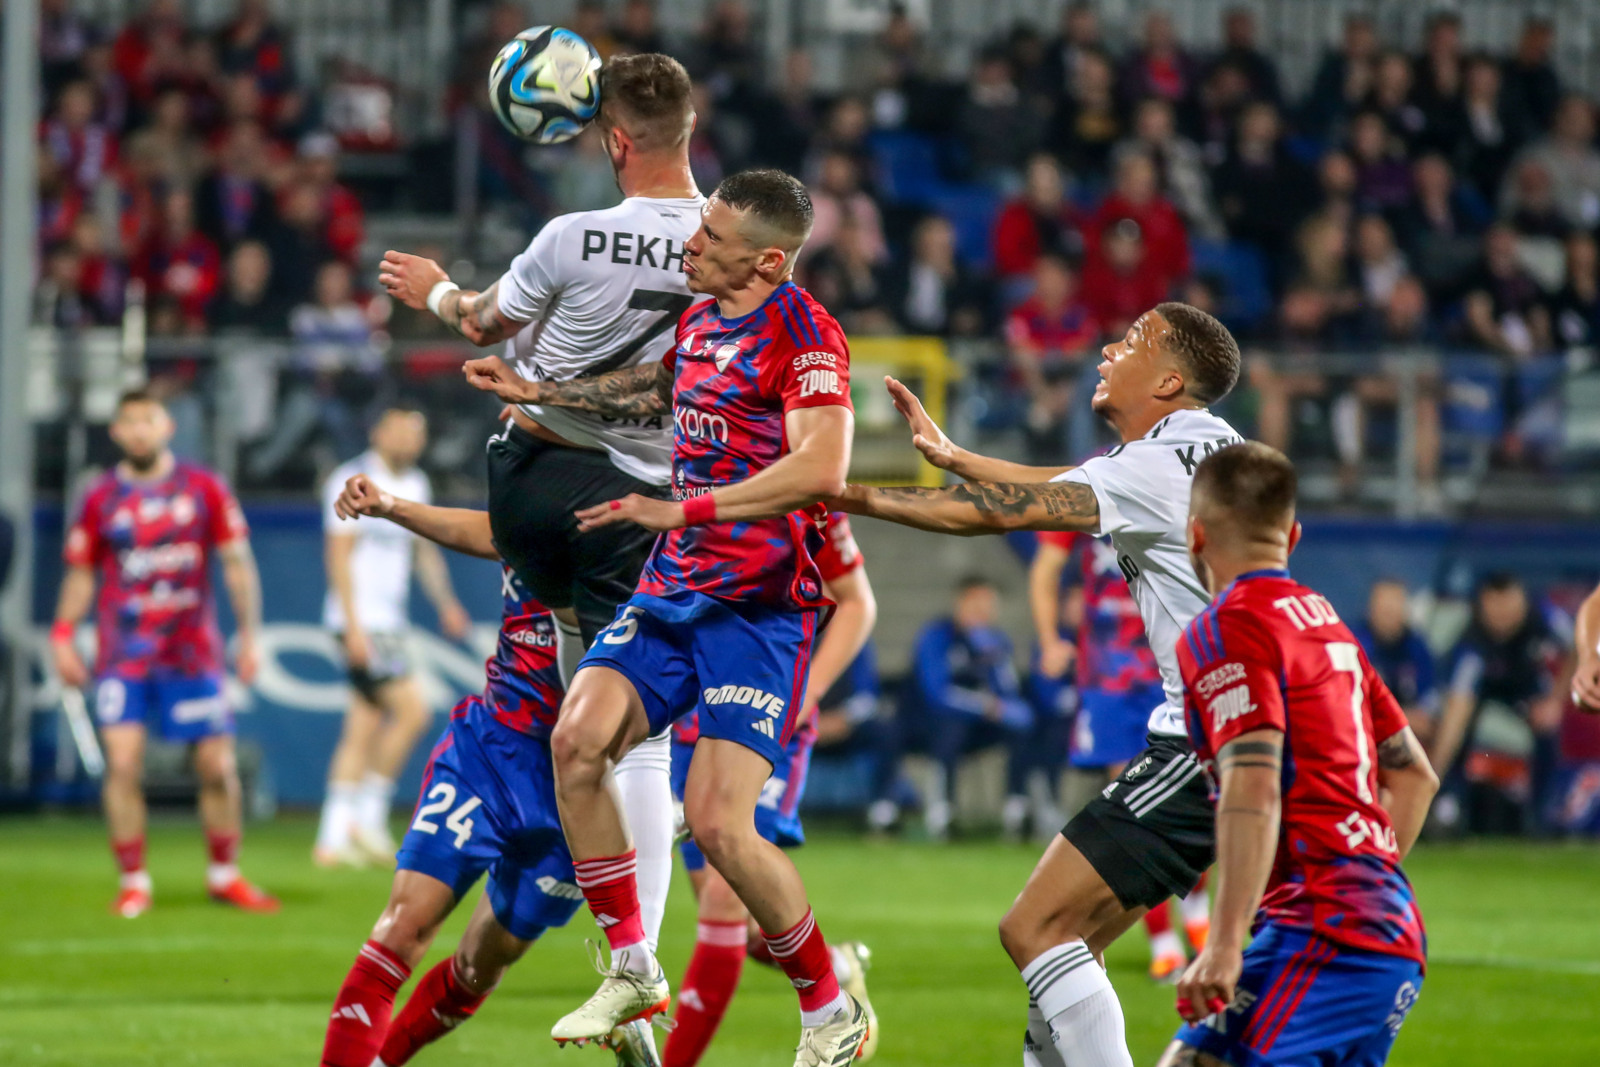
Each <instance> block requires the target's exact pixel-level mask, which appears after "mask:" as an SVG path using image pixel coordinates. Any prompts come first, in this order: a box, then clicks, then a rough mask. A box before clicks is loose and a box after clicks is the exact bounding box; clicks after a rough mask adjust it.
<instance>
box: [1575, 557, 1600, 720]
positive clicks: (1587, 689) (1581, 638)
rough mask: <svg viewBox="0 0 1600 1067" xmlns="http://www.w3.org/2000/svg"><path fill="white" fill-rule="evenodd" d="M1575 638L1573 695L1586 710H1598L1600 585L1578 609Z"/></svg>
mask: <svg viewBox="0 0 1600 1067" xmlns="http://www.w3.org/2000/svg"><path fill="white" fill-rule="evenodd" d="M1575 622H1576V625H1575V626H1574V628H1573V629H1574V637H1575V638H1576V644H1577V650H1578V656H1577V664H1576V666H1575V667H1574V668H1573V672H1572V696H1573V698H1574V699H1575V700H1577V702H1578V706H1579V707H1580V708H1583V709H1584V710H1585V711H1592V712H1600V585H1597V586H1595V589H1594V592H1592V593H1590V594H1589V599H1588V600H1585V601H1584V602H1583V606H1582V607H1580V608H1579V609H1578V617H1577V619H1576V620H1575Z"/></svg>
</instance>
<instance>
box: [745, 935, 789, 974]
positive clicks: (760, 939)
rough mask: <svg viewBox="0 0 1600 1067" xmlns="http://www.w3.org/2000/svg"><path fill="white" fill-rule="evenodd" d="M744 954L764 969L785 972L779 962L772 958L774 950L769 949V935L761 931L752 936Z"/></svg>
mask: <svg viewBox="0 0 1600 1067" xmlns="http://www.w3.org/2000/svg"><path fill="white" fill-rule="evenodd" d="M744 954H745V955H746V956H748V957H749V958H750V959H752V960H754V961H755V962H757V963H759V964H761V965H762V966H763V967H771V968H772V969H773V970H775V971H781V970H783V968H782V967H779V966H778V961H777V960H775V959H773V958H772V949H770V948H768V947H767V935H766V934H763V933H762V932H761V931H759V930H756V931H754V932H752V933H751V934H750V941H749V943H748V944H747V945H746V946H745V953H744Z"/></svg>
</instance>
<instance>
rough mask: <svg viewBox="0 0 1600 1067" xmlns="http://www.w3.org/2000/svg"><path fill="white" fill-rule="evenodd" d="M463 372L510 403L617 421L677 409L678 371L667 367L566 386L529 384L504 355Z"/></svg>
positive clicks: (635, 369) (660, 365) (616, 372)
mask: <svg viewBox="0 0 1600 1067" xmlns="http://www.w3.org/2000/svg"><path fill="white" fill-rule="evenodd" d="M461 370H462V373H464V374H465V375H466V376H467V384H468V385H471V386H472V387H473V388H474V389H481V390H483V391H484V392H486V393H493V394H494V395H495V396H497V397H499V398H500V399H501V400H504V401H505V402H506V403H508V404H546V405H549V406H551V407H558V408H576V409H577V410H579V411H591V412H593V413H595V414H596V415H605V416H608V417H610V418H614V419H638V418H648V417H650V416H652V415H665V414H666V413H667V412H668V411H670V410H672V369H671V368H670V367H668V366H666V364H664V363H645V364H642V365H640V366H637V367H623V368H622V369H621V370H614V371H609V372H607V373H605V374H597V375H595V376H594V377H593V378H570V379H568V380H566V381H563V382H535V381H529V380H528V379H526V378H524V377H522V376H521V375H520V374H518V373H517V372H516V371H514V370H512V369H511V368H510V367H508V366H506V364H505V361H504V360H502V359H501V358H500V357H498V356H485V357H484V358H482V359H471V360H468V361H467V362H466V363H465V364H463V365H462V368H461Z"/></svg>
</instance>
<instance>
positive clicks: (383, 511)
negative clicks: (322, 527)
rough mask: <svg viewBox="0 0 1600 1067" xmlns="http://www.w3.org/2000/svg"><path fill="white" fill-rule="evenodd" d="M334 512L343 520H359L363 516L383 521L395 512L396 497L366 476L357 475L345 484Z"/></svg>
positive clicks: (335, 504) (334, 504) (334, 506)
mask: <svg viewBox="0 0 1600 1067" xmlns="http://www.w3.org/2000/svg"><path fill="white" fill-rule="evenodd" d="M333 510H334V514H336V515H338V516H339V517H340V518H341V519H359V518H361V516H363V515H370V516H372V517H373V518H375V519H381V518H383V517H385V516H386V515H388V514H389V512H391V511H393V510H394V495H393V494H392V493H386V492H384V491H383V490H382V489H379V488H378V486H377V485H376V484H375V483H374V482H373V481H372V479H371V478H368V477H367V476H366V475H365V474H357V475H354V476H352V477H351V478H350V479H349V480H348V481H347V482H345V483H344V489H343V490H342V491H341V492H340V493H339V499H338V500H335V501H334V502H333Z"/></svg>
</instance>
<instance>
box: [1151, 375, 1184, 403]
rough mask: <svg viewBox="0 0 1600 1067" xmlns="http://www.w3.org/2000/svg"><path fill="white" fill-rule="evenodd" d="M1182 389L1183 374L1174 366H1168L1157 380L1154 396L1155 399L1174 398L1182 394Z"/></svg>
mask: <svg viewBox="0 0 1600 1067" xmlns="http://www.w3.org/2000/svg"><path fill="white" fill-rule="evenodd" d="M1183 390H1184V381H1183V375H1182V374H1181V373H1180V372H1179V371H1178V370H1177V369H1176V368H1173V367H1168V368H1166V369H1165V370H1163V371H1162V372H1161V377H1160V379H1158V380H1157V383H1156V390H1155V396H1156V399H1157V400H1176V399H1178V397H1180V396H1182V395H1183Z"/></svg>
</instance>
